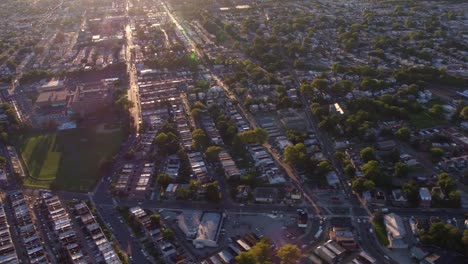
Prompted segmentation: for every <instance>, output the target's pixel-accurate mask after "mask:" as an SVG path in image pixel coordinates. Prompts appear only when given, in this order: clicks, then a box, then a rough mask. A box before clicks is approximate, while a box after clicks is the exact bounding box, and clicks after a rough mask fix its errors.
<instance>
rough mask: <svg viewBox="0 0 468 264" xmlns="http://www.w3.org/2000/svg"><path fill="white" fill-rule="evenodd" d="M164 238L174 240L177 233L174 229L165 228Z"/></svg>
mask: <svg viewBox="0 0 468 264" xmlns="http://www.w3.org/2000/svg"><path fill="white" fill-rule="evenodd" d="M162 235H163V238H164V240H168V241H172V240H174V237H175V234H174V231H172V230H171V229H169V228H165V229H164V230H163V232H162Z"/></svg>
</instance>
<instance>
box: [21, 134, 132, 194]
mask: <svg viewBox="0 0 468 264" xmlns="http://www.w3.org/2000/svg"><path fill="white" fill-rule="evenodd" d="M122 139H123V135H122V132H121V131H120V130H114V131H105V132H102V131H101V132H99V133H98V132H96V130H95V129H94V128H93V129H73V130H65V131H59V132H56V133H48V134H33V135H28V136H25V137H23V138H22V139H21V140H20V142H19V150H20V152H21V155H22V157H23V160H24V162H25V163H26V166H27V169H28V171H29V175H30V177H28V178H27V179H25V181H24V184H25V185H27V186H31V187H38V188H51V186H52V187H55V188H57V189H60V190H69V191H81V192H85V191H89V190H90V189H91V188H92V187H93V186H94V185H95V183H96V182H97V181H98V179H99V178H100V164H101V163H102V162H103V161H105V160H106V159H107V158H110V157H112V156H113V155H115V154H116V153H117V151H118V150H119V148H120V145H121V143H122Z"/></svg>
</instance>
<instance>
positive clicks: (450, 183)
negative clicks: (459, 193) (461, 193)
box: [437, 172, 457, 194]
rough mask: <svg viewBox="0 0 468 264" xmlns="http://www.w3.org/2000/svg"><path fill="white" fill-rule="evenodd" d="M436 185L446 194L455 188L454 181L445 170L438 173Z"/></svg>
mask: <svg viewBox="0 0 468 264" xmlns="http://www.w3.org/2000/svg"><path fill="white" fill-rule="evenodd" d="M437 186H439V187H440V188H441V189H442V191H443V192H444V193H446V194H448V193H449V192H451V191H455V190H456V189H457V184H456V182H455V181H454V180H453V178H452V177H451V176H450V175H449V174H448V173H445V172H443V173H441V174H439V176H438V179H437Z"/></svg>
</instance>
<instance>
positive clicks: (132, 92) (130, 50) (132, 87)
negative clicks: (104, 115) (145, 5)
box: [125, 2, 141, 133]
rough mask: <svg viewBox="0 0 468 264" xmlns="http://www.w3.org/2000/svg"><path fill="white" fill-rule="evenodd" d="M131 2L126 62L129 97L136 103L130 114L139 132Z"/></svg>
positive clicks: (138, 103)
mask: <svg viewBox="0 0 468 264" xmlns="http://www.w3.org/2000/svg"><path fill="white" fill-rule="evenodd" d="M129 4H130V3H129V2H127V8H126V14H127V19H128V21H127V24H126V25H125V41H126V43H125V63H126V65H127V76H128V99H129V100H130V101H132V102H133V103H134V107H132V108H130V115H131V117H132V119H133V124H134V127H135V131H136V132H137V133H138V131H139V129H140V125H141V106H140V98H139V91H138V76H137V70H136V66H135V60H136V58H135V45H134V43H133V30H132V20H131V18H130V16H129V15H128V9H129Z"/></svg>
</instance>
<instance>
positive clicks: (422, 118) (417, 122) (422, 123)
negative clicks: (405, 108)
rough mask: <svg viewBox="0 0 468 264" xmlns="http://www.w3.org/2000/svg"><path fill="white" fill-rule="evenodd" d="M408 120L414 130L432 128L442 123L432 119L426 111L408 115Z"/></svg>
mask: <svg viewBox="0 0 468 264" xmlns="http://www.w3.org/2000/svg"><path fill="white" fill-rule="evenodd" d="M409 118H410V123H411V125H412V126H414V127H415V128H416V129H424V128H431V127H434V126H438V125H442V124H443V123H444V120H441V119H438V118H434V117H433V116H432V115H431V114H430V113H429V112H427V111H423V112H420V113H413V114H410V115H409Z"/></svg>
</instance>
